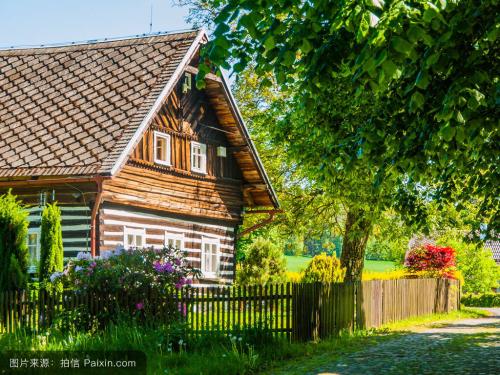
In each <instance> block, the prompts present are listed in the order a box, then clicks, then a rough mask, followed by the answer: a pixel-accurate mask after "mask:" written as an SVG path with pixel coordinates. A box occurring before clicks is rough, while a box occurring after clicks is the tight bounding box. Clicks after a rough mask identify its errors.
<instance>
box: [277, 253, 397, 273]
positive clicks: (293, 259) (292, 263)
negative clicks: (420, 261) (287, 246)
mask: <svg viewBox="0 0 500 375" xmlns="http://www.w3.org/2000/svg"><path fill="white" fill-rule="evenodd" d="M285 259H286V264H287V270H288V271H290V272H301V271H304V270H305V269H306V267H307V265H308V264H309V262H310V261H311V259H312V257H309V256H294V255H285ZM395 266H396V263H394V262H390V261H385V260H365V271H369V272H387V271H392V270H394V268H395Z"/></svg>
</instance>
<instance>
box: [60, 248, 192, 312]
mask: <svg viewBox="0 0 500 375" xmlns="http://www.w3.org/2000/svg"><path fill="white" fill-rule="evenodd" d="M198 276H199V270H197V269H195V268H193V267H191V266H190V265H189V264H188V262H187V261H186V259H185V253H184V252H182V251H180V250H178V249H175V248H172V247H170V248H163V249H153V248H151V249H134V250H123V249H117V250H115V251H109V252H105V253H103V254H102V255H101V256H100V257H97V258H92V257H91V256H90V254H88V253H79V254H78V256H77V258H76V259H75V260H72V261H70V262H68V264H67V265H66V267H65V268H64V270H63V271H62V272H56V273H53V274H52V275H51V276H50V281H51V282H53V283H56V282H62V283H63V285H64V287H65V289H66V290H68V289H69V290H73V291H75V293H77V294H89V295H93V297H92V298H94V299H95V300H98V299H99V298H112V299H113V300H114V301H116V306H115V308H114V309H113V310H108V311H100V312H99V313H100V314H101V315H102V314H103V313H107V316H100V318H102V319H101V320H104V321H109V320H113V319H115V318H117V314H118V313H124V312H125V313H127V314H130V313H132V315H134V316H139V317H143V318H145V317H147V316H149V317H151V316H152V315H154V312H156V313H165V311H170V312H176V313H182V312H183V306H178V302H176V301H175V298H174V297H175V296H177V291H178V290H180V289H181V288H183V287H185V286H189V285H190V284H191V283H192V280H193V278H197V277H198ZM169 296H170V297H172V298H169ZM165 304H168V306H165ZM108 305H109V303H108Z"/></svg>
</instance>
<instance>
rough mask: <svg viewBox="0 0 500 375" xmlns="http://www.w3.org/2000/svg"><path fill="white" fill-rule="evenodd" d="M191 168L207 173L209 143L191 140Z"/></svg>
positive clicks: (194, 170)
mask: <svg viewBox="0 0 500 375" xmlns="http://www.w3.org/2000/svg"><path fill="white" fill-rule="evenodd" d="M191 170H192V171H193V172H199V173H207V145H205V144H203V143H198V142H191Z"/></svg>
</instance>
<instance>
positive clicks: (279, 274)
mask: <svg viewBox="0 0 500 375" xmlns="http://www.w3.org/2000/svg"><path fill="white" fill-rule="evenodd" d="M285 271H286V261H285V258H284V257H283V254H282V252H281V250H280V249H279V248H278V247H277V246H275V245H274V244H273V243H272V242H271V241H270V240H266V239H264V238H261V237H260V238H257V239H255V240H254V242H253V243H252V244H251V245H250V246H249V247H248V250H247V253H246V254H245V260H244V261H243V262H242V263H241V269H240V270H238V271H237V273H236V281H237V282H238V283H239V284H243V285H254V284H258V285H265V284H267V283H276V282H281V281H284V280H285Z"/></svg>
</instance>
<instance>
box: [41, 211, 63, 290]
mask: <svg viewBox="0 0 500 375" xmlns="http://www.w3.org/2000/svg"><path fill="white" fill-rule="evenodd" d="M40 232H41V233H40V269H39V272H38V274H39V277H40V281H42V282H43V281H47V279H48V278H49V277H50V276H51V275H52V274H53V273H55V272H60V271H62V270H63V242H62V229H61V209H60V208H59V207H57V204H56V203H53V204H48V205H47V206H45V208H44V209H43V213H42V223H41V228H40ZM47 285H49V284H47Z"/></svg>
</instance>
